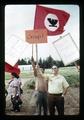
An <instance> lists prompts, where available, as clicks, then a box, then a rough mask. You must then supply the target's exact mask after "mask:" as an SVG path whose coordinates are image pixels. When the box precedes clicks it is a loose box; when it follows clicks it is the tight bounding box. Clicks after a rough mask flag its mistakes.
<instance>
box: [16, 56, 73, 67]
mask: <svg viewBox="0 0 84 120" xmlns="http://www.w3.org/2000/svg"><path fill="white" fill-rule="evenodd" d="M35 63H36V61H35ZM38 64H39V66H40V67H42V68H51V67H52V66H53V65H56V66H58V67H64V64H63V62H62V61H59V60H54V59H53V58H52V57H51V56H49V57H47V58H46V59H42V58H40V59H39V60H38ZM18 65H31V60H27V58H25V59H21V60H18ZM67 66H74V63H71V64H70V65H67Z"/></svg>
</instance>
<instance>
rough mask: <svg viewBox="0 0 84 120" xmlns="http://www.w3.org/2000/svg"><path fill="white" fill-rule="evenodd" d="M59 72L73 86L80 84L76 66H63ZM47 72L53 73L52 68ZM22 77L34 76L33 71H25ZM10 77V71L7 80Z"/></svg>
mask: <svg viewBox="0 0 84 120" xmlns="http://www.w3.org/2000/svg"><path fill="white" fill-rule="evenodd" d="M59 72H60V74H61V75H63V76H64V77H65V78H66V80H67V81H68V83H69V84H70V85H71V86H79V84H80V79H79V72H78V71H77V68H76V67H62V68H59ZM45 73H46V74H51V69H46V70H45ZM20 76H21V78H33V77H34V76H33V71H24V72H21V74H20ZM9 79H10V73H7V72H5V80H9Z"/></svg>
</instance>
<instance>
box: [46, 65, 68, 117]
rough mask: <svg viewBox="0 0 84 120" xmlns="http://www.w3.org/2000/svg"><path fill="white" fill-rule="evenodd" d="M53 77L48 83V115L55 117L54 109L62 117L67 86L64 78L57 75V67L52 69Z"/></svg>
mask: <svg viewBox="0 0 84 120" xmlns="http://www.w3.org/2000/svg"><path fill="white" fill-rule="evenodd" d="M52 72H53V75H51V76H50V77H49V81H48V104H49V113H50V115H55V107H56V108H57V111H58V115H64V96H65V95H66V93H67V89H68V87H69V84H68V83H67V81H66V80H65V78H64V77H63V76H62V75H60V74H59V69H58V67H57V66H53V67H52Z"/></svg>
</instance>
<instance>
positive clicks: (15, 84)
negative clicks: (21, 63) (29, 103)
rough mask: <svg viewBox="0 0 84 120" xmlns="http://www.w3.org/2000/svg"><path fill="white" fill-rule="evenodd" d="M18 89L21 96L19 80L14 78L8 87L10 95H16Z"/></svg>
mask: <svg viewBox="0 0 84 120" xmlns="http://www.w3.org/2000/svg"><path fill="white" fill-rule="evenodd" d="M16 87H17V94H19V80H17V78H14V79H13V80H12V81H11V82H10V84H9V87H8V94H9V95H15V88H16Z"/></svg>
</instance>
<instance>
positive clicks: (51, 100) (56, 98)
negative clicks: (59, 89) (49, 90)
mask: <svg viewBox="0 0 84 120" xmlns="http://www.w3.org/2000/svg"><path fill="white" fill-rule="evenodd" d="M48 106H49V113H50V115H55V107H56V108H57V111H58V115H64V97H63V96H61V94H59V95H52V94H49V95H48Z"/></svg>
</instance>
